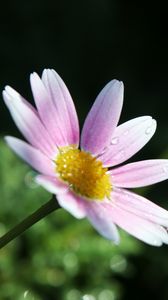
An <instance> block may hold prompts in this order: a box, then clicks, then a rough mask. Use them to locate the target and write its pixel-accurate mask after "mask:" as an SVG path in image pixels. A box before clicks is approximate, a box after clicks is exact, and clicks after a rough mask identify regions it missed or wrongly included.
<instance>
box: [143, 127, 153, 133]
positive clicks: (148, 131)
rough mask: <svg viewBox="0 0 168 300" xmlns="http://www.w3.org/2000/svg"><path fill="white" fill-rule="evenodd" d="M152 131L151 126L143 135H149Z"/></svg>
mask: <svg viewBox="0 0 168 300" xmlns="http://www.w3.org/2000/svg"><path fill="white" fill-rule="evenodd" d="M151 131H152V126H151V127H148V128H147V129H146V130H145V133H146V134H150V133H151Z"/></svg>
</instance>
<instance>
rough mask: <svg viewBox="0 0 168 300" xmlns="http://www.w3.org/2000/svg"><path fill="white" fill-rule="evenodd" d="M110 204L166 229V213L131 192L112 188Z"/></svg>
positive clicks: (167, 224)
mask: <svg viewBox="0 0 168 300" xmlns="http://www.w3.org/2000/svg"><path fill="white" fill-rule="evenodd" d="M112 204H113V206H114V207H119V208H120V209H122V210H124V211H127V212H130V213H132V214H134V215H137V216H138V217H141V218H143V219H146V220H148V221H151V222H153V223H157V224H159V225H162V226H165V227H168V211H167V210H165V209H163V208H162V207H160V206H158V205H156V204H155V203H152V202H151V201H149V200H147V199H146V198H144V197H142V196H140V195H137V194H135V193H133V192H130V191H127V190H124V189H119V188H114V189H113V191H112Z"/></svg>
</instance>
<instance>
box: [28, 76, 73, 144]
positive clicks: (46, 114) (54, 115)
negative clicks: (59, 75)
mask: <svg viewBox="0 0 168 300" xmlns="http://www.w3.org/2000/svg"><path fill="white" fill-rule="evenodd" d="M30 83H31V88H32V92H33V96H34V100H35V103H36V106H37V110H38V113H39V115H40V118H41V120H42V121H43V123H44V125H45V127H46V128H47V130H48V132H50V135H51V136H52V139H53V141H54V142H55V144H56V145H57V146H59V147H61V146H65V145H67V139H66V134H65V136H63V133H64V132H63V131H62V128H61V123H60V117H59V116H58V112H57V111H56V109H55V106H54V103H53V101H52V98H51V96H50V94H49V93H48V91H47V89H46V87H45V86H44V83H43V82H42V80H41V79H40V77H39V76H38V75H37V74H36V73H33V74H31V76H30Z"/></svg>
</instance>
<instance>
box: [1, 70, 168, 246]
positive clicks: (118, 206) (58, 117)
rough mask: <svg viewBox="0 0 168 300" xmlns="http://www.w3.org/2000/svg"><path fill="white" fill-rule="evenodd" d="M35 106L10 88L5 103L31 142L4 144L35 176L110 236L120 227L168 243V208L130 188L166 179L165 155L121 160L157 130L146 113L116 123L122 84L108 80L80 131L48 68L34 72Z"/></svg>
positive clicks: (116, 237)
mask: <svg viewBox="0 0 168 300" xmlns="http://www.w3.org/2000/svg"><path fill="white" fill-rule="evenodd" d="M30 82H31V88H32V93H33V97H34V100H35V105H36V108H34V107H33V106H32V105H31V104H30V103H29V102H27V101H26V100H25V99H24V98H23V97H22V96H21V95H20V94H18V93H17V92H16V91H15V90H14V89H12V88H11V87H9V86H6V87H5V90H4V91H3V98H4V101H5V103H6V105H7V107H8V109H9V111H10V113H11V115H12V117H13V120H14V121H15V123H16V125H17V127H18V128H19V130H20V131H21V133H22V135H23V136H24V137H25V139H26V140H27V141H28V143H27V142H25V141H22V140H20V139H18V138H15V137H11V136H7V137H6V138H5V139H6V142H7V143H8V145H9V146H10V148H11V149H12V150H13V151H14V152H16V153H17V154H18V155H19V156H20V157H21V158H22V159H23V160H25V161H26V162H27V163H28V164H30V165H31V166H32V167H33V168H34V169H35V170H36V171H37V172H38V173H39V175H37V176H36V178H35V180H36V182H37V183H38V184H39V185H41V186H43V187H44V188H45V189H46V190H48V191H49V192H51V193H52V194H55V195H56V199H57V201H58V203H59V205H60V206H61V207H63V208H64V209H66V210H67V211H69V212H70V213H71V214H72V215H73V216H75V217H76V218H79V219H80V218H84V217H86V218H87V219H88V220H89V221H90V223H91V224H92V225H93V227H94V228H95V229H96V230H97V231H98V232H99V233H100V234H101V235H103V236H104V237H105V238H107V239H110V240H112V241H114V242H115V243H119V239H120V238H119V233H118V229H117V226H119V227H121V228H122V229H124V230H126V231H127V232H128V233H130V234H131V235H133V236H135V237H136V238H138V239H140V240H142V241H144V242H146V243H148V244H150V245H154V246H160V245H162V244H163V243H165V244H168V234H167V230H166V228H167V227H168V211H166V210H165V209H163V208H161V207H159V206H158V205H156V204H154V203H152V202H151V201H149V200H148V199H146V198H144V197H142V196H140V195H137V194H136V193H134V192H132V191H129V190H128V189H130V188H137V187H143V186H148V185H151V184H154V183H157V182H160V181H163V180H166V179H168V160H167V159H156V160H154V159H152V160H143V161H138V162H133V163H132V162H131V163H127V164H125V165H122V163H124V162H125V161H127V160H128V159H129V158H131V157H132V156H133V155H134V154H135V153H137V152H138V151H139V150H140V149H141V148H142V147H143V146H144V145H145V144H146V143H147V142H148V141H149V140H150V139H151V137H152V136H153V134H154V132H155V130H156V121H155V120H154V119H152V117H150V116H141V117H137V118H134V119H132V120H130V121H127V122H125V123H123V124H121V125H118V121H119V118H120V114H121V110H122V105H123V92H124V88H123V83H122V82H120V81H118V80H112V81H110V82H109V83H108V84H107V85H106V86H105V87H104V88H103V89H102V91H101V92H100V94H99V95H98V96H97V98H96V100H95V102H94V104H93V106H92V108H91V110H90V112H89V113H88V116H87V118H86V120H85V122H84V126H83V129H82V131H81V138H80V133H79V123H78V118H77V114H76V110H75V107H74V104H73V101H72V98H71V96H70V94H69V91H68V89H67V87H66V86H65V84H64V82H63V81H62V79H61V78H60V76H59V75H58V74H57V73H56V72H55V71H54V70H50V69H45V70H44V71H43V74H42V77H41V78H40V77H39V76H38V75H37V74H36V73H33V74H31V77H30Z"/></svg>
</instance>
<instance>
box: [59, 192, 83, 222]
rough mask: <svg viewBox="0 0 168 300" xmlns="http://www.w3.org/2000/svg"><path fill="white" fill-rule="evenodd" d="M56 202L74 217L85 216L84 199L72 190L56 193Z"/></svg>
mask: <svg viewBox="0 0 168 300" xmlns="http://www.w3.org/2000/svg"><path fill="white" fill-rule="evenodd" d="M57 200H58V203H59V205H60V206H61V207H63V208H64V209H66V210H67V211H68V212H70V213H71V214H72V215H73V216H74V217H75V218H77V219H82V218H84V217H85V216H86V210H85V202H84V201H85V200H83V199H82V198H81V197H80V196H77V195H76V194H75V193H73V192H72V191H70V190H69V191H68V192H67V193H64V194H58V195H57Z"/></svg>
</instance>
